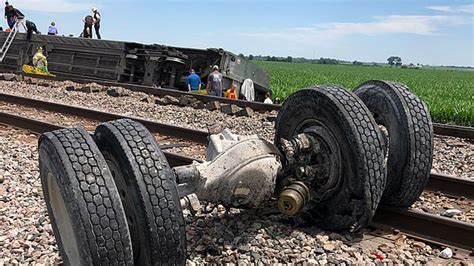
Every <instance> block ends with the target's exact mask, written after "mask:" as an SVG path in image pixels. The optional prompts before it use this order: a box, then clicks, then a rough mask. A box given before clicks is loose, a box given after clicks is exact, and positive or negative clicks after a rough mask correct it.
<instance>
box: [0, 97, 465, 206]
mask: <svg viewBox="0 0 474 266" xmlns="http://www.w3.org/2000/svg"><path fill="white" fill-rule="evenodd" d="M0 101H4V102H7V103H11V104H17V105H22V106H27V107H30V108H38V109H44V110H47V111H51V112H58V113H63V114H68V115H72V116H77V117H83V118H85V119H89V120H97V121H99V122H106V121H111V120H115V119H121V118H129V119H133V120H135V121H138V122H140V123H142V124H143V125H145V127H147V128H148V130H150V132H152V133H159V134H162V135H168V136H171V137H175V138H179V139H185V140H189V141H192V142H195V143H196V144H199V145H207V143H208V136H209V133H208V132H205V131H201V130H194V129H189V128H184V127H179V126H174V125H168V124H163V123H158V122H154V121H150V120H146V119H142V118H138V117H132V116H125V115H120V114H114V113H108V112H102V111H97V110H92V109H88V108H82V107H77V106H71V105H65V104H59V103H54V102H49V101H42V100H37V99H31V98H26V97H21V96H16V95H11V94H6V93H0ZM4 119H6V120H12V119H18V122H17V123H23V122H22V120H21V119H19V118H9V116H8V114H5V118H4ZM22 119H24V120H25V121H26V122H25V123H26V124H35V123H36V122H35V121H36V120H31V121H30V120H29V119H26V118H22ZM0 122H1V121H0ZM37 122H38V123H36V126H35V130H33V131H35V132H46V131H48V130H47V129H48V128H51V126H52V125H50V124H48V123H43V122H39V121H37ZM13 123H14V122H13ZM43 126H44V128H42V127H43ZM173 160H178V161H179V162H181V164H180V165H186V164H190V163H191V162H192V161H193V160H195V159H193V158H190V157H187V159H184V158H181V159H179V158H176V157H173ZM471 183H472V181H469V180H466V179H463V178H457V177H453V176H449V175H444V174H439V173H434V172H433V173H431V178H430V182H429V183H428V185H427V190H429V191H433V192H436V191H440V192H442V193H443V194H445V195H448V196H453V197H462V196H464V197H467V198H474V190H473V189H469V188H470V187H471V185H470V184H471Z"/></svg>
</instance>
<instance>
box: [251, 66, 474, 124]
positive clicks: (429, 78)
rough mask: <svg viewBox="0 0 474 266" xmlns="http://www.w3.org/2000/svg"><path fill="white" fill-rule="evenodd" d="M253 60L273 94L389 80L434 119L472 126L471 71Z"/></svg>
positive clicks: (473, 77) (473, 96) (473, 76)
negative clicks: (401, 85)
mask: <svg viewBox="0 0 474 266" xmlns="http://www.w3.org/2000/svg"><path fill="white" fill-rule="evenodd" d="M255 62H256V63H257V64H258V65H261V66H262V67H264V68H265V70H266V71H267V72H268V74H269V75H270V86H271V88H272V90H273V93H274V96H273V97H274V98H276V97H279V98H281V99H282V100H283V99H285V98H286V97H288V96H289V95H290V94H292V93H293V92H295V91H297V90H299V89H301V88H307V87H310V86H312V85H319V84H337V85H340V86H343V87H345V88H347V89H350V90H353V89H355V88H356V87H357V86H358V85H360V84H361V83H363V82H365V81H367V80H373V79H376V80H392V81H398V82H402V83H404V84H406V85H408V87H410V89H411V90H412V91H413V92H414V93H415V94H416V95H418V97H420V98H421V99H422V100H423V101H424V102H425V103H426V104H427V105H428V108H429V109H430V112H431V115H432V117H433V120H434V121H436V122H440V123H451V124H458V125H465V126H474V71H455V70H449V71H448V70H433V69H401V68H391V67H376V66H351V65H318V64H295V63H281V62H263V61H255Z"/></svg>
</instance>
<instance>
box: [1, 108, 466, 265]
mask: <svg viewBox="0 0 474 266" xmlns="http://www.w3.org/2000/svg"><path fill="white" fill-rule="evenodd" d="M148 122H150V121H148ZM150 123H153V122H150ZM0 124H4V125H7V126H12V127H16V128H21V129H24V130H28V131H31V132H33V133H36V134H41V133H43V132H47V131H53V130H57V129H61V128H64V127H63V126H59V125H56V124H52V123H47V122H42V121H38V120H34V119H29V118H26V117H21V116H17V115H12V114H8V113H0ZM165 155H166V157H167V159H168V161H169V162H170V165H172V166H173V167H174V166H179V165H186V164H190V163H191V162H192V161H193V160H194V159H193V158H190V157H186V156H182V155H177V154H173V153H169V152H165ZM431 177H432V178H431V179H430V182H429V184H428V187H427V189H428V190H434V191H438V190H441V191H442V192H443V193H446V194H447V195H460V194H463V193H466V192H467V193H468V194H469V193H471V194H469V195H463V196H464V197H468V196H469V198H470V199H472V191H474V182H471V181H467V180H466V181H464V180H463V181H461V179H459V178H454V179H452V177H449V176H445V175H437V174H432V176H431ZM451 179H452V180H456V181H457V182H454V181H453V182H451V181H450V180H451ZM373 221H374V225H375V226H376V227H380V228H384V229H394V228H396V229H398V230H400V231H401V232H404V233H405V234H407V235H409V236H411V237H413V238H416V239H420V240H422V241H425V242H430V243H435V244H438V245H448V246H453V247H455V248H457V249H459V251H458V252H460V253H461V254H465V256H466V255H467V256H473V255H474V246H473V243H472V239H474V225H473V224H471V223H465V222H459V221H456V220H453V219H448V218H444V217H440V216H437V215H431V214H426V213H423V212H419V211H414V210H404V209H394V208H387V207H380V208H379V210H378V212H377V214H376V216H375V217H374V220H373Z"/></svg>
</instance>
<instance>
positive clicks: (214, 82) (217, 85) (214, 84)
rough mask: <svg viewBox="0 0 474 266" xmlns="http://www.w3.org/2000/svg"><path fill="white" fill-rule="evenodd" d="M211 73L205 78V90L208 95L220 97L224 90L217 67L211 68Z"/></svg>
mask: <svg viewBox="0 0 474 266" xmlns="http://www.w3.org/2000/svg"><path fill="white" fill-rule="evenodd" d="M212 70H213V71H212V73H211V74H209V76H208V77H207V85H206V89H207V91H208V92H209V94H210V95H212V96H216V97H222V88H224V84H223V82H224V78H223V76H222V74H221V73H220V72H219V67H218V66H214V67H212Z"/></svg>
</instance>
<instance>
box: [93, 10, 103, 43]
mask: <svg viewBox="0 0 474 266" xmlns="http://www.w3.org/2000/svg"><path fill="white" fill-rule="evenodd" d="M92 14H93V18H94V29H95V34H96V35H97V39H99V40H100V39H101V37H100V32H99V30H100V21H101V18H100V13H99V11H97V8H95V7H93V8H92Z"/></svg>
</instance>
